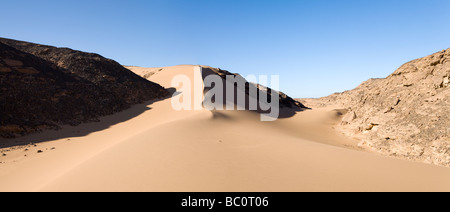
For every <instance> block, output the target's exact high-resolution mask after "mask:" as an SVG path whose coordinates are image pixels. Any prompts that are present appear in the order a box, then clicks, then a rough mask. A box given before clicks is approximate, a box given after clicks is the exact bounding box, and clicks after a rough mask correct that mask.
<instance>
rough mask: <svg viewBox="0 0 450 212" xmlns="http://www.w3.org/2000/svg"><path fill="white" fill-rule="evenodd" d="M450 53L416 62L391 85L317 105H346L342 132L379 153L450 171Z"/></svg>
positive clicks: (367, 85) (377, 82)
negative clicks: (433, 165)
mask: <svg viewBox="0 0 450 212" xmlns="http://www.w3.org/2000/svg"><path fill="white" fill-rule="evenodd" d="M449 79H450V49H447V50H444V51H441V52H438V53H435V54H433V55H430V56H427V57H424V58H421V59H417V60H413V61H411V62H408V63H406V64H404V65H403V66H401V67H400V68H399V69H398V70H396V71H395V72H394V73H393V74H391V75H390V76H388V77H387V78H385V79H371V80H368V81H366V82H364V83H362V84H361V85H360V86H359V87H357V88H356V89H354V90H351V91H346V92H343V93H337V94H333V95H331V96H328V97H324V98H322V99H318V100H314V101H313V102H316V103H319V104H322V105H327V104H336V103H337V104H340V105H342V106H344V107H346V108H347V109H348V111H349V113H350V115H348V116H346V117H345V118H344V119H345V120H343V121H342V123H341V126H340V127H339V128H340V130H342V132H344V133H345V134H347V135H350V136H353V137H358V138H360V139H361V143H360V145H362V146H367V147H370V148H372V149H374V150H376V151H378V152H381V153H384V154H388V155H392V156H398V157H403V158H407V159H412V160H416V161H423V162H426V163H431V164H436V165H442V166H450V136H449V135H450V119H449V114H450V88H449Z"/></svg>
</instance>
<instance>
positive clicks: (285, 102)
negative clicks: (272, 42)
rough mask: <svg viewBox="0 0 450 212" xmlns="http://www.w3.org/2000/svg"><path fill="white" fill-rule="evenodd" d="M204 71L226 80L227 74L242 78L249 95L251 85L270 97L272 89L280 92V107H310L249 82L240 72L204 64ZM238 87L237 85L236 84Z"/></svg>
mask: <svg viewBox="0 0 450 212" xmlns="http://www.w3.org/2000/svg"><path fill="white" fill-rule="evenodd" d="M203 71H204V72H212V73H215V74H217V75H219V76H220V77H221V78H222V79H224V80H226V77H227V76H234V77H239V78H241V79H242V80H243V81H245V82H246V87H245V91H244V92H245V94H247V95H249V86H256V88H257V90H258V91H259V90H262V91H265V92H267V93H268V94H269V95H268V97H270V93H271V92H272V91H274V92H278V97H279V102H280V107H282V108H283V107H286V108H291V109H294V110H303V109H309V108H308V107H306V106H305V105H303V104H302V103H300V102H299V101H297V100H294V99H293V98H291V97H290V96H288V95H286V94H285V93H283V92H281V91H275V90H272V89H271V88H268V87H265V86H263V85H260V84H255V83H250V82H247V80H245V79H244V78H243V77H242V76H240V75H239V74H235V73H231V72H229V71H226V70H222V69H220V68H212V67H209V66H203ZM235 87H236V86H235Z"/></svg>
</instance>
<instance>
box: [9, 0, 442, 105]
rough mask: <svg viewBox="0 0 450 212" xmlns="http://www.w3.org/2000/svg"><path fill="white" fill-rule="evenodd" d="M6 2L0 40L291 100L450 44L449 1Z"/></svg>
mask: <svg viewBox="0 0 450 212" xmlns="http://www.w3.org/2000/svg"><path fill="white" fill-rule="evenodd" d="M0 1H1V4H0V5H1V7H0V37H6V38H14V39H18V40H25V41H31V42H37V43H43V44H49V45H54V46H59V47H70V48H73V49H77V50H82V51H88V52H95V53H99V54H101V55H103V56H105V57H108V58H111V59H114V60H116V61H118V62H119V63H121V64H124V65H136V66H144V67H160V66H171V65H178V64H202V65H210V66H214V67H220V68H222V69H227V70H229V71H231V72H235V73H240V74H241V75H243V76H245V75H249V74H267V75H271V74H278V75H280V80H281V85H280V89H281V90H282V91H284V92H286V93H287V94H289V95H291V96H293V97H320V96H326V95H329V94H332V93H334V92H338V91H344V90H348V89H352V88H354V87H356V86H357V85H359V84H360V83H361V82H363V81H365V80H367V79H369V78H372V77H386V76H387V75H389V74H390V73H392V72H393V71H395V69H397V68H398V67H399V66H400V65H402V64H403V63H405V62H408V61H410V60H412V59H416V58H420V57H423V56H426V55H429V54H432V53H434V52H437V51H441V50H443V49H447V48H449V47H450V27H449V26H450V12H449V11H450V1H449V0H309V1H306V0H278V1H275V0H273V1H267V0H220V1H219V0H128V1H113V0H89V1H87V0H77V1H74V0H64V1H60V0H59V1H56V0H40V1H35V0H14V1H9V0H0Z"/></svg>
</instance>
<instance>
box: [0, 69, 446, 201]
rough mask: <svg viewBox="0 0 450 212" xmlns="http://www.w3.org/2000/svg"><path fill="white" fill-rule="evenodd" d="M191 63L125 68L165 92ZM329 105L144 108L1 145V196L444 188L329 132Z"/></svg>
mask: <svg viewBox="0 0 450 212" xmlns="http://www.w3.org/2000/svg"><path fill="white" fill-rule="evenodd" d="M193 67H194V66H190V65H183V66H174V67H166V68H150V69H145V68H138V67H130V69H131V70H132V71H134V72H135V73H138V74H140V75H143V74H149V73H152V74H151V76H150V77H149V79H151V80H152V81H154V82H156V83H159V84H160V85H162V86H164V87H166V88H170V87H172V86H171V84H170V82H171V79H172V77H173V76H175V75H177V74H185V75H188V76H190V77H192V78H193V77H194V74H193V71H194V68H193ZM336 109H340V108H335V107H326V108H320V109H314V108H313V109H312V110H306V111H302V112H297V113H296V114H295V115H294V116H293V117H290V118H284V119H279V120H277V121H275V122H260V121H259V115H258V114H255V113H254V112H251V111H223V112H211V111H208V110H199V111H195V110H192V111H175V110H173V109H172V107H171V99H170V98H168V99H162V100H160V101H154V102H147V103H145V104H140V105H135V106H133V107H132V108H130V109H128V110H126V111H124V112H121V113H118V114H114V115H111V116H107V117H104V118H101V120H100V122H96V123H88V124H82V125H79V126H77V127H69V126H67V127H64V128H63V129H62V130H60V131H46V132H43V133H41V134H34V135H29V136H26V137H22V138H17V139H14V140H8V141H1V142H3V143H5V144H9V145H4V146H3V148H2V149H1V150H0V161H1V162H2V163H0V191H201V192H207V191H450V180H449V179H450V169H448V168H445V167H438V166H433V165H427V164H423V163H416V162H410V161H406V160H401V159H396V158H388V157H384V156H380V155H377V154H375V153H372V152H370V151H368V150H364V149H359V148H358V147H357V143H358V141H354V140H352V139H350V138H346V137H344V136H343V135H341V134H339V133H337V132H335V131H334V130H333V126H334V124H336V123H338V122H340V119H341V118H342V117H341V116H339V115H338V113H339V111H337V110H336ZM18 145H19V146H18ZM38 150H41V151H42V152H40V153H38ZM2 154H5V156H1V155H2ZM25 155H27V156H25Z"/></svg>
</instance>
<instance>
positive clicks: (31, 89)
mask: <svg viewBox="0 0 450 212" xmlns="http://www.w3.org/2000/svg"><path fill="white" fill-rule="evenodd" d="M168 94H169V93H168V92H167V91H166V90H165V89H164V88H163V87H161V86H159V85H158V84H155V83H152V82H150V81H148V80H145V79H142V78H141V77H139V76H137V75H135V74H134V73H132V72H131V71H129V70H128V69H125V68H123V67H122V66H121V65H120V64H118V63H117V62H115V61H113V60H109V59H106V58H103V57H102V56H100V55H97V54H91V53H84V52H79V51H74V50H71V49H66V48H56V47H51V46H43V45H38V44H32V43H27V42H21V41H14V40H8V39H2V38H0V137H6V138H11V137H15V136H19V135H25V134H29V133H34V132H38V131H41V130H43V129H49V128H53V129H54V128H58V126H60V125H63V124H70V125H78V124H80V123H82V122H88V121H95V120H97V119H98V118H99V117H101V116H105V115H109V114H113V113H115V112H119V111H122V110H124V109H127V108H128V107H130V106H131V105H132V104H137V103H141V102H143V101H147V100H151V99H155V98H161V97H165V96H167V95H168Z"/></svg>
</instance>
